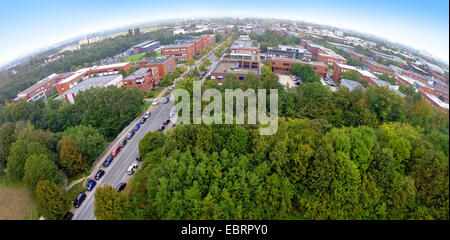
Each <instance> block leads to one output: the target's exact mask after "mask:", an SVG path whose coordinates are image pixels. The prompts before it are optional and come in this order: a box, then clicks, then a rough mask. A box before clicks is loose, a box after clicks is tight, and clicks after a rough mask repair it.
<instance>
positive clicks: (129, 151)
mask: <svg viewBox="0 0 450 240" xmlns="http://www.w3.org/2000/svg"><path fill="white" fill-rule="evenodd" d="M222 44H223V43H222ZM220 46H221V45H219V46H217V47H216V48H214V49H213V50H211V52H210V53H209V54H207V55H205V56H203V57H202V58H200V59H199V60H198V61H197V62H196V64H195V65H194V66H192V67H188V69H187V70H186V72H185V73H184V74H183V75H182V76H181V77H180V78H178V79H176V80H175V82H179V81H180V80H181V79H182V77H183V76H185V75H187V74H188V73H189V72H190V71H191V70H192V69H194V68H195V67H198V66H199V65H200V64H201V63H202V62H203V61H204V60H205V59H206V58H209V59H210V60H211V62H212V63H213V65H215V63H216V61H217V60H218V59H217V57H216V56H215V55H214V52H215V51H216V49H217V48H219V47H220ZM210 71H211V70H210ZM169 96H170V101H169V102H168V103H167V104H163V103H162V101H161V100H162V99H159V100H160V103H159V105H158V106H157V107H156V109H154V110H153V111H152V112H151V116H150V117H149V118H148V119H147V121H146V122H145V123H144V124H142V125H141V127H140V129H139V130H138V131H137V132H136V134H135V135H134V136H133V138H132V139H130V140H128V142H127V144H126V145H125V146H124V147H123V148H122V149H121V151H120V152H119V153H118V154H117V156H116V157H115V158H114V160H113V161H112V163H111V164H110V165H109V166H108V167H107V168H105V167H103V166H102V167H100V168H101V169H103V170H105V175H104V176H103V177H102V178H101V179H100V180H98V181H97V185H96V186H95V187H94V189H93V190H92V191H90V192H88V191H85V193H86V199H85V200H84V201H83V203H82V204H81V206H80V207H79V208H74V207H72V213H73V214H74V216H73V218H72V219H73V220H95V219H96V217H95V215H94V200H95V191H96V189H97V188H98V187H102V186H104V185H111V186H113V187H114V188H115V187H117V185H118V184H119V183H121V182H128V180H129V179H130V178H131V177H132V175H131V176H130V175H128V174H127V169H128V167H129V166H131V164H133V163H137V164H140V163H139V162H137V161H136V157H137V156H138V154H139V142H140V140H141V139H142V138H143V137H144V136H145V134H147V133H148V132H154V131H157V130H158V129H159V128H160V127H161V126H162V125H163V122H164V121H166V120H167V118H168V116H169V113H170V112H171V111H173V103H174V102H173V101H174V99H173V94H172V93H170V95H169ZM174 118H175V119H176V117H174ZM123 138H125V137H123ZM100 168H96V169H94V171H93V173H92V174H91V175H92V176H93V175H95V173H96V172H97V171H98V170H99V169H100ZM138 171H139V168H138Z"/></svg>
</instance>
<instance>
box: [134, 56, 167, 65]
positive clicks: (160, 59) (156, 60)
mask: <svg viewBox="0 0 450 240" xmlns="http://www.w3.org/2000/svg"><path fill="white" fill-rule="evenodd" d="M172 57H174V56H173V55H167V56H163V57H158V58H155V57H147V58H143V59H141V60H140V61H139V62H141V61H149V62H148V63H147V64H160V63H163V62H166V61H167V60H169V59H170V58H172Z"/></svg>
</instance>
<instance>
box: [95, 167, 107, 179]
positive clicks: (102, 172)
mask: <svg viewBox="0 0 450 240" xmlns="http://www.w3.org/2000/svg"><path fill="white" fill-rule="evenodd" d="M103 175H105V171H103V170H102V169H100V170H98V172H97V173H96V174H95V180H100V178H102V177H103Z"/></svg>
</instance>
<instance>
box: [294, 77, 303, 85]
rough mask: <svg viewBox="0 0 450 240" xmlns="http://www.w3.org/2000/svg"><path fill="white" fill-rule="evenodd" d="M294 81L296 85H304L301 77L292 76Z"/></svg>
mask: <svg viewBox="0 0 450 240" xmlns="http://www.w3.org/2000/svg"><path fill="white" fill-rule="evenodd" d="M292 80H293V81H294V83H295V85H297V86H298V85H300V84H301V83H302V79H301V78H300V77H297V76H294V75H292Z"/></svg>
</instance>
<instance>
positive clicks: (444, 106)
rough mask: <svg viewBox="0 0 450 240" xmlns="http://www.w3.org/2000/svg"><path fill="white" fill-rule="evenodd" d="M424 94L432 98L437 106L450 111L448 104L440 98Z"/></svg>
mask: <svg viewBox="0 0 450 240" xmlns="http://www.w3.org/2000/svg"><path fill="white" fill-rule="evenodd" d="M424 94H425V95H427V97H428V98H430V99H431V100H432V101H433V102H435V103H436V104H437V105H439V107H441V108H445V109H447V110H448V103H445V102H443V101H441V99H439V98H438V97H436V96H435V95H433V94H429V93H426V92H424Z"/></svg>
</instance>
